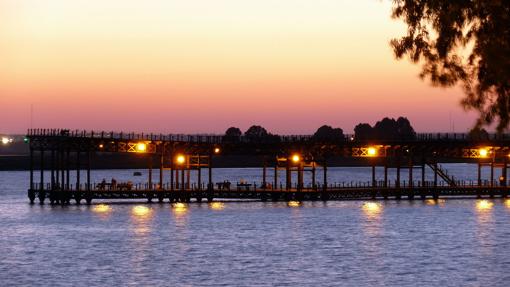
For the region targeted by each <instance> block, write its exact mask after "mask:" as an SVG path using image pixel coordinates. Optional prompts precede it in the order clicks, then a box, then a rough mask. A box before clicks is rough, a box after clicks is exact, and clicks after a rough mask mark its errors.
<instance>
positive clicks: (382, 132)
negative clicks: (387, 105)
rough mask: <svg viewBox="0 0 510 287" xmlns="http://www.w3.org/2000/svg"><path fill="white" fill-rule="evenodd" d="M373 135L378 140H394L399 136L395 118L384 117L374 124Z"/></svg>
mask: <svg viewBox="0 0 510 287" xmlns="http://www.w3.org/2000/svg"><path fill="white" fill-rule="evenodd" d="M374 137H375V139H378V140H395V139H398V138H399V135H398V125H397V121H395V119H390V118H384V119H382V120H380V121H378V122H377V123H376V124H375V126H374Z"/></svg>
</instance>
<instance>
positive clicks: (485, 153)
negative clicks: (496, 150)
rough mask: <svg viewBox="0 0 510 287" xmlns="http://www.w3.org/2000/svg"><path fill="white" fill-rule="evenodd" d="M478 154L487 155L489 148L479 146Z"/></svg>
mask: <svg viewBox="0 0 510 287" xmlns="http://www.w3.org/2000/svg"><path fill="white" fill-rule="evenodd" d="M478 155H479V156H480V157H487V156H488V155H489V150H488V149H487V148H480V149H479V150H478Z"/></svg>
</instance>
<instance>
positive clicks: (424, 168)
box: [27, 129, 510, 204]
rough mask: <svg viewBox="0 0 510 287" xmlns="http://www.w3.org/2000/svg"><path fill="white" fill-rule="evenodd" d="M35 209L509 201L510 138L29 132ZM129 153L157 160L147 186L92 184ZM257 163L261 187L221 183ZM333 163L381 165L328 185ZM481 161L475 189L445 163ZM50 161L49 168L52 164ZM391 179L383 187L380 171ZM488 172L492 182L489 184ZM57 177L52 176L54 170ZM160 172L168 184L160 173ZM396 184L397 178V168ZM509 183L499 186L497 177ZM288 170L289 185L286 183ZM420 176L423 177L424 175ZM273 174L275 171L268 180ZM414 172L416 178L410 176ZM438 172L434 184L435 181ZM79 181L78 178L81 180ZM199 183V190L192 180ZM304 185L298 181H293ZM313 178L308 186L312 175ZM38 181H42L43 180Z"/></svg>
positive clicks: (473, 183)
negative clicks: (240, 163) (222, 163)
mask: <svg viewBox="0 0 510 287" xmlns="http://www.w3.org/2000/svg"><path fill="white" fill-rule="evenodd" d="M27 138H28V141H29V145H30V187H29V190H28V197H29V199H30V202H31V203H34V202H35V200H36V199H38V200H39V202H40V203H41V204H43V203H44V202H45V201H46V200H49V201H50V203H61V204H69V203H71V201H74V202H76V203H78V204H79V203H80V202H81V201H82V200H85V202H86V203H88V204H90V203H91V202H92V200H93V199H124V198H126V199H132V198H143V199H147V200H149V201H153V200H157V201H159V202H163V201H165V199H166V200H169V201H170V202H176V201H179V202H189V201H191V200H196V201H199V202H200V201H202V200H204V199H205V200H208V201H212V200H213V199H215V198H217V199H220V198H222V199H257V200H263V201H265V200H274V201H277V200H334V199H388V198H395V199H402V198H407V199H418V198H419V199H426V198H433V199H438V198H439V197H441V196H449V197H450V196H464V197H465V196H472V197H482V196H489V197H494V196H502V197H506V196H507V195H508V191H509V190H508V179H507V169H508V158H509V153H510V149H509V147H510V136H508V135H504V134H500V135H492V136H489V137H486V138H485V137H484V138H483V139H478V140H475V139H473V138H472V137H469V136H468V135H466V134H441V133H437V134H416V136H415V137H413V138H401V139H386V140H379V141H377V140H364V139H361V140H359V139H355V138H354V137H352V136H349V135H346V136H345V137H343V138H338V137H337V138H335V139H328V138H317V137H314V136H275V135H271V136H270V137H264V136H261V137H253V136H250V137H245V136H241V135H234V136H232V135H231V136H224V135H163V134H134V133H114V132H93V131H91V132H87V131H70V130H58V129H52V130H29V131H28V133H27ZM97 153H126V154H133V155H138V156H144V157H146V158H147V169H148V178H147V182H146V183H144V184H133V183H131V182H117V181H115V180H112V181H108V182H107V181H106V180H104V181H102V182H99V183H94V182H92V181H91V172H92V167H93V155H95V154H97ZM223 155H250V156H258V157H260V159H261V174H262V181H261V182H230V181H228V180H227V181H223V182H216V183H215V182H213V181H212V171H213V170H212V168H213V167H214V159H216V158H218V157H221V156H223ZM333 157H344V158H353V159H359V160H360V161H363V162H365V163H366V164H367V165H369V166H371V175H372V177H371V179H372V180H371V181H369V182H355V183H354V182H351V183H328V181H327V173H328V161H329V160H330V159H331V158H333ZM444 159H449V160H456V161H463V162H476V163H478V172H477V175H474V176H473V178H474V179H473V180H472V181H459V180H456V179H455V178H454V177H453V176H451V175H449V174H448V172H447V171H446V170H445V169H444V168H442V167H441V166H440V165H439V163H438V162H439V160H444ZM45 160H49V163H47V162H45ZM377 166H379V167H383V173H384V179H383V180H376V167H377ZM482 167H488V168H490V171H491V173H490V180H482V178H481V169H482ZM45 169H48V170H49V174H50V176H49V178H46V177H45V173H44V170H45ZM154 169H159V178H153V170H154ZM389 169H394V170H395V171H396V179H395V180H389V179H388V170H389ZM495 169H501V176H500V177H499V178H498V179H495V178H494V174H495V173H494V170H495ZM280 170H284V171H285V177H284V178H282V179H281V181H280V179H279V178H278V174H279V173H278V171H280ZM416 170H418V174H414V173H416ZM268 172H273V173H274V174H273V178H272V181H268V180H267V178H268ZM406 172H407V174H405V173H406ZM427 172H428V173H432V174H433V180H426V178H427V177H426V174H427ZM71 173H75V176H73V177H74V180H73V182H71ZM192 174H193V176H194V177H196V180H194V182H192V181H191V176H192ZM293 174H294V175H297V176H295V177H294V178H296V179H297V180H296V181H295V182H293V181H292V179H293V176H292V175H293ZM305 176H307V177H309V179H310V180H309V181H308V182H309V183H307V184H305V183H304V182H305V181H304V177H305ZM36 178H37V179H38V181H36Z"/></svg>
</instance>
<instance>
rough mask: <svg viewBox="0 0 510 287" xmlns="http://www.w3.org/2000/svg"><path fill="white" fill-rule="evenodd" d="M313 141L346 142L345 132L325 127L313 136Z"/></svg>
mask: <svg viewBox="0 0 510 287" xmlns="http://www.w3.org/2000/svg"><path fill="white" fill-rule="evenodd" d="M312 139H313V140H317V141H332V142H338V141H343V140H345V136H344V131H343V130H342V129H341V128H332V127H331V126H328V125H323V126H322V127H320V128H318V129H317V131H316V132H315V133H314V134H313V137H312Z"/></svg>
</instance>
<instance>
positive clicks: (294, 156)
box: [292, 154, 301, 163]
mask: <svg viewBox="0 0 510 287" xmlns="http://www.w3.org/2000/svg"><path fill="white" fill-rule="evenodd" d="M292 161H293V162H295V163H298V162H299V161H301V157H300V156H299V155H298V154H295V155H293V156H292Z"/></svg>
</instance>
